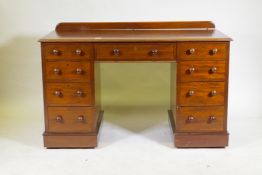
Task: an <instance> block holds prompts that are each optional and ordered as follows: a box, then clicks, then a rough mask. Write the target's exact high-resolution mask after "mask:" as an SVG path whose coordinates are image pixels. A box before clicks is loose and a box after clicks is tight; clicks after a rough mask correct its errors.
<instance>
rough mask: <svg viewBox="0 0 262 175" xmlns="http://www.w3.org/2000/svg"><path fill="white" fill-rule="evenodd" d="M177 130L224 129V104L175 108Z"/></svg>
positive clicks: (217, 130) (202, 130)
mask: <svg viewBox="0 0 262 175" xmlns="http://www.w3.org/2000/svg"><path fill="white" fill-rule="evenodd" d="M176 115H177V117H176V123H177V125H176V131H177V132H219V131H223V130H224V116H225V114H224V106H215V107H181V108H179V109H178V110H177V114H176Z"/></svg>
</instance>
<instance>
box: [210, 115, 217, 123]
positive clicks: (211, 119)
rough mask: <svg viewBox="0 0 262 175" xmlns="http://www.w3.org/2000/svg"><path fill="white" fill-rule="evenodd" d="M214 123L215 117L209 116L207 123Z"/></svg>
mask: <svg viewBox="0 0 262 175" xmlns="http://www.w3.org/2000/svg"><path fill="white" fill-rule="evenodd" d="M214 121H216V117H215V116H214V115H211V116H209V118H208V123H212V122H214Z"/></svg>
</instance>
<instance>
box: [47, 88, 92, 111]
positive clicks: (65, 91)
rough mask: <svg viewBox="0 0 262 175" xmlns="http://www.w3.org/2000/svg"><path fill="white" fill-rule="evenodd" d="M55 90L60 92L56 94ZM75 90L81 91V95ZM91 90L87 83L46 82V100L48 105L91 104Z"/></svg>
mask: <svg viewBox="0 0 262 175" xmlns="http://www.w3.org/2000/svg"><path fill="white" fill-rule="evenodd" d="M55 91H59V92H61V95H60V96H56V95H55V94H54V93H55ZM77 91H81V92H83V94H82V96H79V95H77ZM93 95H94V94H93V92H92V89H91V87H90V85H89V84H88V83H47V85H46V102H47V105H48V106H93V105H94V97H93Z"/></svg>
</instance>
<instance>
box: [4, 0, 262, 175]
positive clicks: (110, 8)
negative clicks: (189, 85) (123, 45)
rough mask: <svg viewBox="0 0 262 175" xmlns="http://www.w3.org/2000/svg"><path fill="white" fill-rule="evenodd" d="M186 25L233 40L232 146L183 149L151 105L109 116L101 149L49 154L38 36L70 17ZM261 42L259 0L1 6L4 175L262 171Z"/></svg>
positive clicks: (55, 1) (20, 0) (18, 0)
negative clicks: (212, 27)
mask: <svg viewBox="0 0 262 175" xmlns="http://www.w3.org/2000/svg"><path fill="white" fill-rule="evenodd" d="M181 20H189V21H190V20H211V21H214V22H215V24H216V27H217V28H218V29H219V30H221V31H223V32H224V33H225V34H227V35H229V36H230V37H232V38H233V39H234V41H233V42H232V44H231V62H230V79H229V81H230V83H229V132H230V134H231V135H230V143H229V147H228V148H226V149H175V148H174V147H173V144H172V142H173V140H172V138H171V133H170V131H169V125H168V122H167V119H166V118H164V119H163V116H166V111H164V112H163V113H161V112H160V113H161V115H160V116H159V115H158V114H159V113H157V112H158V111H154V110H151V109H150V110H148V109H143V110H142V111H141V113H139V114H137V115H136V114H133V113H132V111H128V112H127V113H124V112H123V111H119V110H118V109H117V112H115V113H114V111H113V112H111V114H110V113H108V114H107V121H106V122H104V123H103V127H102V128H101V134H100V135H101V137H100V144H99V147H98V148H96V149H94V150H78V149H73V150H63V149H58V150H46V149H44V148H43V142H42V137H41V134H42V132H43V130H44V128H43V127H44V126H43V125H44V121H43V106H42V82H41V62H40V47H39V46H40V45H39V43H37V40H38V39H39V38H40V37H42V36H43V35H45V34H47V33H48V32H50V30H53V29H54V27H55V25H56V24H57V23H59V22H62V21H74V22H76V21H87V22H88V21H181ZM261 43H262V1H261V0H218V1H211V0H0V174H1V175H5V174H8V175H9V174H14V175H16V174H17V175H18V174H19V175H21V174H23V173H24V174H26V175H30V174H32V175H35V174H54V175H57V174H81V173H82V174H87V173H89V174H98V175H99V174H101V175H103V174H109V175H110V174H112V175H116V174H132V175H133V174H158V175H159V174H170V175H171V174H172V175H174V174H205V173H206V174H214V175H215V174H217V175H219V174H228V175H231V174H232V175H235V174H248V173H251V174H259V175H260V174H261V172H262V167H261V161H262V152H261V145H262V139H261V138H262V129H261V121H262V120H261V119H262V92H261V89H262V78H261V76H262V44H261ZM27 58H28V59H27ZM123 110H124V111H126V109H123ZM127 110H129V109H127ZM111 111H112V110H111ZM122 115H124V116H127V117H123V116H122ZM152 118H153V120H152ZM133 167H134V168H133Z"/></svg>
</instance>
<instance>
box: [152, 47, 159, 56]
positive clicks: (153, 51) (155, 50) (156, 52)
mask: <svg viewBox="0 0 262 175" xmlns="http://www.w3.org/2000/svg"><path fill="white" fill-rule="evenodd" d="M158 53H159V50H157V49H152V50H150V55H152V56H154V55H158Z"/></svg>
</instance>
